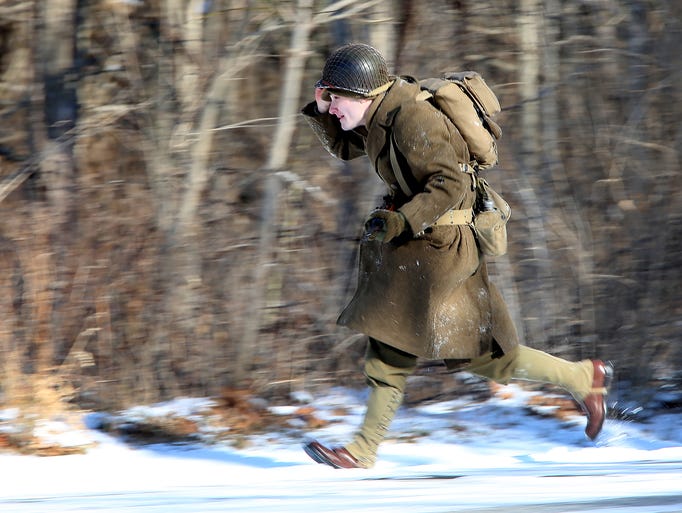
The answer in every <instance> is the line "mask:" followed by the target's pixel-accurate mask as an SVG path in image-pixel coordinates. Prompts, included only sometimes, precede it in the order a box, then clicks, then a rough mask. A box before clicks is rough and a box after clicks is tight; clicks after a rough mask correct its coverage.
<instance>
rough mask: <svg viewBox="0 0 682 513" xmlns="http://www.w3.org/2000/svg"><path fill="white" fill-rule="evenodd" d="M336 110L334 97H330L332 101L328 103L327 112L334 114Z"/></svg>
mask: <svg viewBox="0 0 682 513" xmlns="http://www.w3.org/2000/svg"><path fill="white" fill-rule="evenodd" d="M338 112H339V109H338V107H337V106H336V98H334V97H332V102H331V103H330V104H329V113H330V114H332V115H334V116H336V114H337V113H338Z"/></svg>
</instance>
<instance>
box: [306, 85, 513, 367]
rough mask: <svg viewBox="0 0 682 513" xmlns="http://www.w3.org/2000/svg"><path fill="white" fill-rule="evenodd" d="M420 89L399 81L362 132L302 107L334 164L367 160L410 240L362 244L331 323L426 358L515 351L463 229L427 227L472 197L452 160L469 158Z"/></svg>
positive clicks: (503, 313)
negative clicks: (347, 295) (354, 275)
mask: <svg viewBox="0 0 682 513" xmlns="http://www.w3.org/2000/svg"><path fill="white" fill-rule="evenodd" d="M418 92H419V86H418V85H416V84H414V83H412V82H411V81H407V80H404V79H402V78H396V80H395V82H394V84H393V85H392V86H391V88H390V89H389V90H388V91H387V92H386V93H384V94H382V95H380V96H379V97H377V98H376V99H375V100H374V101H373V102H372V104H371V106H370V108H369V110H368V112H367V115H366V117H365V119H366V123H365V126H364V127H359V128H357V129H355V130H351V131H343V130H342V129H341V127H340V124H339V122H338V119H337V118H336V117H335V116H333V115H331V114H329V113H323V114H320V113H319V112H318V111H317V109H316V105H315V102H312V103H310V104H308V105H307V106H305V107H304V109H303V114H304V115H306V118H307V120H308V122H309V123H310V125H311V127H312V128H313V130H314V131H315V133H316V134H317V135H318V137H319V139H320V140H321V142H322V144H323V145H324V146H325V148H326V149H327V150H328V151H329V152H330V153H331V154H332V155H334V156H336V157H338V158H341V159H345V160H348V159H353V158H356V157H359V156H362V155H367V156H368V157H369V160H370V162H371V163H372V165H373V166H374V169H375V170H376V172H377V174H378V175H379V177H380V178H381V179H382V180H383V182H384V183H385V184H386V185H387V187H388V191H389V195H390V196H391V197H392V200H393V202H394V204H395V205H396V207H397V208H398V210H399V211H400V212H402V214H403V215H404V216H405V218H406V220H407V222H408V224H409V226H410V228H411V230H412V233H413V234H414V235H413V237H409V238H407V240H406V238H405V237H401V238H398V239H397V240H394V241H391V242H388V243H383V242H379V241H363V242H361V246H360V256H359V266H360V268H359V275H358V285H357V289H356V292H355V295H354V297H353V298H352V300H351V301H350V303H349V304H348V305H347V306H346V308H345V309H344V310H343V312H342V313H341V315H340V317H339V320H338V323H339V324H341V325H344V326H348V327H349V328H352V329H354V330H357V331H359V332H362V333H365V334H367V335H369V336H370V337H373V338H375V339H377V340H380V341H382V342H384V343H386V344H388V345H391V346H393V347H396V348H398V349H400V350H403V351H406V352H408V353H411V354H414V355H416V356H420V357H423V358H428V359H446V360H447V359H453V360H467V359H471V358H475V357H477V356H480V355H482V354H484V353H486V352H488V351H490V350H491V348H492V347H493V344H492V341H493V339H494V340H495V341H497V345H498V346H499V348H500V349H502V351H503V352H507V351H509V350H510V349H511V348H513V347H514V346H516V345H517V344H518V338H517V335H516V330H515V328H514V325H513V323H512V321H511V318H510V316H509V313H508V310H507V307H506V305H505V303H504V301H503V299H502V297H501V295H500V293H499V291H498V290H497V289H496V288H495V286H494V285H492V284H491V283H489V281H488V274H487V270H486V265H485V260H484V259H483V256H482V255H481V254H480V252H479V249H478V247H477V245H476V240H475V236H474V233H473V230H472V228H471V227H470V226H468V225H456V226H434V227H432V226H431V225H432V224H433V222H434V221H436V219H438V218H439V217H440V216H441V215H442V214H444V213H445V212H446V211H447V210H449V209H451V208H455V209H463V208H468V207H471V206H472V205H473V203H474V200H475V190H474V188H473V181H472V178H471V175H470V174H467V173H464V172H462V171H461V169H460V167H459V163H467V162H469V152H468V150H467V147H466V144H465V142H464V140H463V139H462V136H461V135H460V134H459V131H458V130H457V128H455V126H454V125H453V124H452V123H451V122H450V120H448V119H447V118H446V117H445V115H443V114H442V113H441V112H440V111H438V110H437V109H435V108H434V107H433V106H432V105H430V104H429V103H428V102H426V101H418V100H416V99H415V96H416V95H417V93H418ZM391 134H393V137H394V139H395V144H396V147H397V150H398V152H397V154H398V158H399V161H400V162H401V165H400V167H401V169H403V170H409V171H408V172H405V173H404V175H405V178H406V179H407V180H408V182H410V183H411V187H410V188H411V189H412V191H415V193H414V194H413V195H412V196H411V197H408V196H406V195H404V194H403V192H402V191H401V189H400V187H399V185H398V180H397V179H396V175H395V173H394V171H393V169H392V167H391V159H390V155H389V148H390V136H391Z"/></svg>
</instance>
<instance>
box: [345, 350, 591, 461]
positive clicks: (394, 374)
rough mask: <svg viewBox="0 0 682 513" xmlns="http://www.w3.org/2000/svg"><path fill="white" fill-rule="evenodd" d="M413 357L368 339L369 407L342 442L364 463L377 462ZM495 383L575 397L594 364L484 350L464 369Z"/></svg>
mask: <svg viewBox="0 0 682 513" xmlns="http://www.w3.org/2000/svg"><path fill="white" fill-rule="evenodd" d="M416 365H417V357H416V356H414V355H411V354H409V353H405V352H403V351H400V350H398V349H395V348H393V347H391V346H389V345H386V344H384V343H382V342H379V341H378V340H374V339H370V341H369V344H368V345H367V352H366V355H365V376H366V378H367V384H368V385H369V387H370V392H369V399H368V401H367V411H366V413H365V418H364V421H363V423H362V426H361V427H360V429H359V430H358V432H357V433H356V435H355V437H354V439H353V441H352V442H351V443H350V444H348V445H347V446H346V449H347V450H348V452H350V453H351V454H352V455H353V456H355V458H357V459H358V460H359V461H360V462H361V463H362V464H363V465H365V466H367V467H371V466H373V465H374V463H375V462H376V454H377V449H378V447H379V444H381V442H382V441H383V440H384V438H385V436H386V432H387V431H388V428H389V426H390V424H391V421H392V420H393V417H394V416H395V413H396V411H397V410H398V407H399V406H400V404H401V403H402V401H403V396H404V392H405V383H406V382H407V378H408V376H409V375H410V374H412V372H414V369H415V367H416ZM462 370H463V371H466V372H471V373H474V374H478V375H479V376H483V377H485V378H487V379H490V380H492V381H496V382H498V383H502V384H507V383H508V382H509V381H510V380H512V379H521V380H527V381H539V382H543V383H551V384H553V385H558V386H560V387H563V388H564V389H566V390H567V391H568V392H570V393H571V394H572V395H573V397H575V398H576V399H577V400H581V399H582V398H584V397H585V396H586V395H587V394H589V393H590V391H591V388H592V379H593V373H594V368H593V365H592V361H591V360H583V361H580V362H570V361H568V360H563V359H561V358H557V357H555V356H551V355H549V354H547V353H544V352H542V351H538V350H537V349H531V348H530V347H526V346H517V347H516V348H514V350H512V351H510V352H508V353H506V354H504V355H503V356H502V357H500V358H493V357H492V353H487V354H484V355H483V356H480V357H478V358H476V359H474V360H472V361H471V362H470V363H469V365H467V366H466V367H464V368H463V369H462Z"/></svg>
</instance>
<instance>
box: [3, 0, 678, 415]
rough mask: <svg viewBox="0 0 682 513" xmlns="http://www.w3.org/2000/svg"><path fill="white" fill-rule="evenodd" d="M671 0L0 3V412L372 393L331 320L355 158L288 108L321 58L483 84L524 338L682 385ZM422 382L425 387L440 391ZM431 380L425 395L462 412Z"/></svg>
mask: <svg viewBox="0 0 682 513" xmlns="http://www.w3.org/2000/svg"><path fill="white" fill-rule="evenodd" d="M681 17H682V3H680V2H678V1H676V0H667V1H666V0H650V1H644V0H517V1H510V0H506V1H505V0H503V1H498V0H496V1H492V0H488V1H486V0H482V1H475V2H474V1H470V0H460V1H455V0H450V1H446V0H430V1H429V2H420V1H416V0H415V1H411V0H376V1H371V0H368V1H362V2H360V1H355V0H340V1H337V2H332V1H319V0H315V1H313V0H296V1H293V0H292V1H259V0H213V1H203V0H146V1H141V0H140V1H136V0H3V1H0V120H1V123H0V269H1V270H2V272H1V273H0V405H19V406H22V407H26V408H36V409H42V410H44V409H47V408H54V407H57V406H59V407H64V405H67V406H68V405H73V406H75V407H79V408H97V409H113V408H121V407H125V406H128V405H131V404H139V403H143V402H152V401H157V400H161V399H166V398H170V397H175V396H178V395H195V396H205V395H215V394H219V393H220V391H221V390H223V389H225V388H226V387H232V388H239V389H246V390H249V391H251V392H252V393H254V394H258V395H261V396H264V397H276V396H282V395H285V394H287V393H289V392H291V391H296V390H304V389H305V390H319V389H323V388H324V387H329V386H334V385H340V384H342V385H357V386H362V385H363V382H362V375H361V365H362V357H363V352H364V339H363V337H362V336H361V335H358V334H355V333H351V332H348V331H345V330H344V329H342V328H340V327H337V326H336V325H335V319H336V316H337V315H338V313H339V312H340V310H341V308H342V307H343V305H344V304H345V302H346V301H347V300H348V299H349V295H350V294H351V293H352V292H353V286H354V281H355V276H354V273H355V260H356V249H357V241H358V237H359V235H360V231H361V226H362V221H363V219H364V217H365V216H366V214H367V213H368V212H369V211H370V210H371V209H372V208H373V207H374V206H375V205H376V204H378V203H377V202H378V201H379V198H380V196H381V195H382V193H383V190H382V185H381V183H380V181H379V179H378V178H377V177H376V176H375V175H374V173H373V172H372V171H371V168H370V166H369V164H368V162H367V161H366V159H359V160H357V161H353V162H349V163H344V162H341V161H338V160H335V159H333V158H332V157H331V156H329V155H328V154H326V153H325V152H324V150H323V149H322V148H321V146H320V144H319V143H318V142H317V140H316V139H315V137H314V135H313V134H312V132H311V131H310V130H309V129H308V127H307V125H306V123H305V121H304V120H303V118H302V117H301V115H300V114H299V112H300V108H301V107H302V106H303V105H304V104H305V103H307V102H308V101H310V100H311V99H312V95H313V85H314V83H315V81H316V80H317V79H318V78H319V75H320V71H321V68H322V66H323V63H324V60H325V58H326V56H327V55H328V54H329V52H330V51H332V50H333V49H334V48H336V47H337V46H339V45H341V44H343V43H345V42H349V41H361V42H367V43H370V44H372V45H374V46H376V47H377V48H379V49H380V50H381V51H382V52H383V53H384V54H385V55H386V56H387V60H388V61H389V64H390V67H391V69H392V71H394V72H395V73H396V74H409V75H413V76H417V77H426V76H436V75H438V74H440V73H441V72H444V71H451V70H465V69H472V70H476V71H478V72H480V73H481V74H482V75H483V76H484V77H485V78H486V80H487V82H488V83H489V84H490V85H491V86H493V88H494V90H495V92H496V93H497V94H498V96H499V98H500V100H501V103H502V105H503V107H504V111H503V112H502V114H501V115H500V116H499V117H498V118H497V121H498V122H499V124H500V125H501V126H502V128H503V131H504V134H503V137H502V140H501V141H500V147H499V149H500V164H499V166H497V167H496V168H494V169H491V170H489V171H486V177H487V178H488V180H489V181H490V182H491V183H492V184H493V185H494V186H495V188H496V189H498V190H499V191H500V192H501V193H503V194H504V195H505V197H506V199H507V200H508V201H509V203H510V204H511V206H512V209H513V215H512V220H511V222H510V224H509V233H510V240H511V242H510V243H511V247H510V251H509V253H508V255H506V256H504V257H501V258H497V259H494V260H492V261H491V262H490V270H491V275H492V277H493V280H494V281H495V282H496V283H497V284H498V286H499V287H500V288H501V289H502V291H503V294H504V295H505V297H506V299H507V300H508V303H509V306H510V308H511V311H512V314H513V316H514V318H515V320H516V322H517V327H518V330H519V333H520V335H521V338H522V340H523V341H524V342H525V343H526V344H528V345H531V346H533V347H538V348H541V349H545V350H548V351H550V352H552V353H553V354H556V355H559V356H562V357H566V358H570V359H579V358H588V357H602V358H605V359H611V360H613V361H614V362H615V363H616V365H617V367H618V376H617V377H618V390H619V392H620V394H621V397H625V398H628V399H630V400H633V401H638V402H639V403H640V404H643V405H646V401H647V398H649V397H650V396H651V395H650V394H651V393H652V391H653V390H654V389H655V388H658V387H660V386H668V387H674V388H676V389H677V390H679V389H680V382H681V379H680V378H681V377H682V375H681V373H680V369H681V368H682V349H681V348H682V345H681V344H680V340H681V339H682V321H681V318H682V317H681V314H682V292H681V288H682V280H681V277H682V271H681V270H680V269H681V264H682V208H681V207H682V197H681V196H682V184H681V183H680V172H679V169H680V148H681V147H682V122H681V121H680V119H682V92H681V91H680V88H679V84H680V83H681V81H682V52H680V48H681V46H682V21H681ZM434 369H436V370H434ZM438 369H439V367H438V366H437V362H424V363H423V365H422V369H421V370H420V372H419V373H418V375H417V376H416V377H415V378H414V381H415V384H414V386H413V387H412V388H411V393H412V394H415V395H413V396H412V397H413V399H414V398H415V397H429V396H436V395H438V394H444V393H450V392H453V391H454V390H455V389H456V387H457V386H459V385H458V383H457V381H456V380H455V379H451V378H449V377H448V378H443V376H441V375H440V374H439V371H438Z"/></svg>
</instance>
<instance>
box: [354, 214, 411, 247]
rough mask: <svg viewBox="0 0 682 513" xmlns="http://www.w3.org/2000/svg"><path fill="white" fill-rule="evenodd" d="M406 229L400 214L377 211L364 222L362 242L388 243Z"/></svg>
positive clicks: (403, 217) (402, 216)
mask: <svg viewBox="0 0 682 513" xmlns="http://www.w3.org/2000/svg"><path fill="white" fill-rule="evenodd" d="M407 229H408V225H407V220H406V219H405V216H404V215H403V214H402V213H400V212H394V211H391V210H384V209H377V210H375V211H373V212H372V213H371V214H370V215H369V219H367V221H366V222H365V235H364V236H363V240H378V241H382V242H390V241H392V240H393V239H395V238H396V237H398V236H399V235H400V234H402V233H403V232H404V231H405V230H407Z"/></svg>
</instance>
